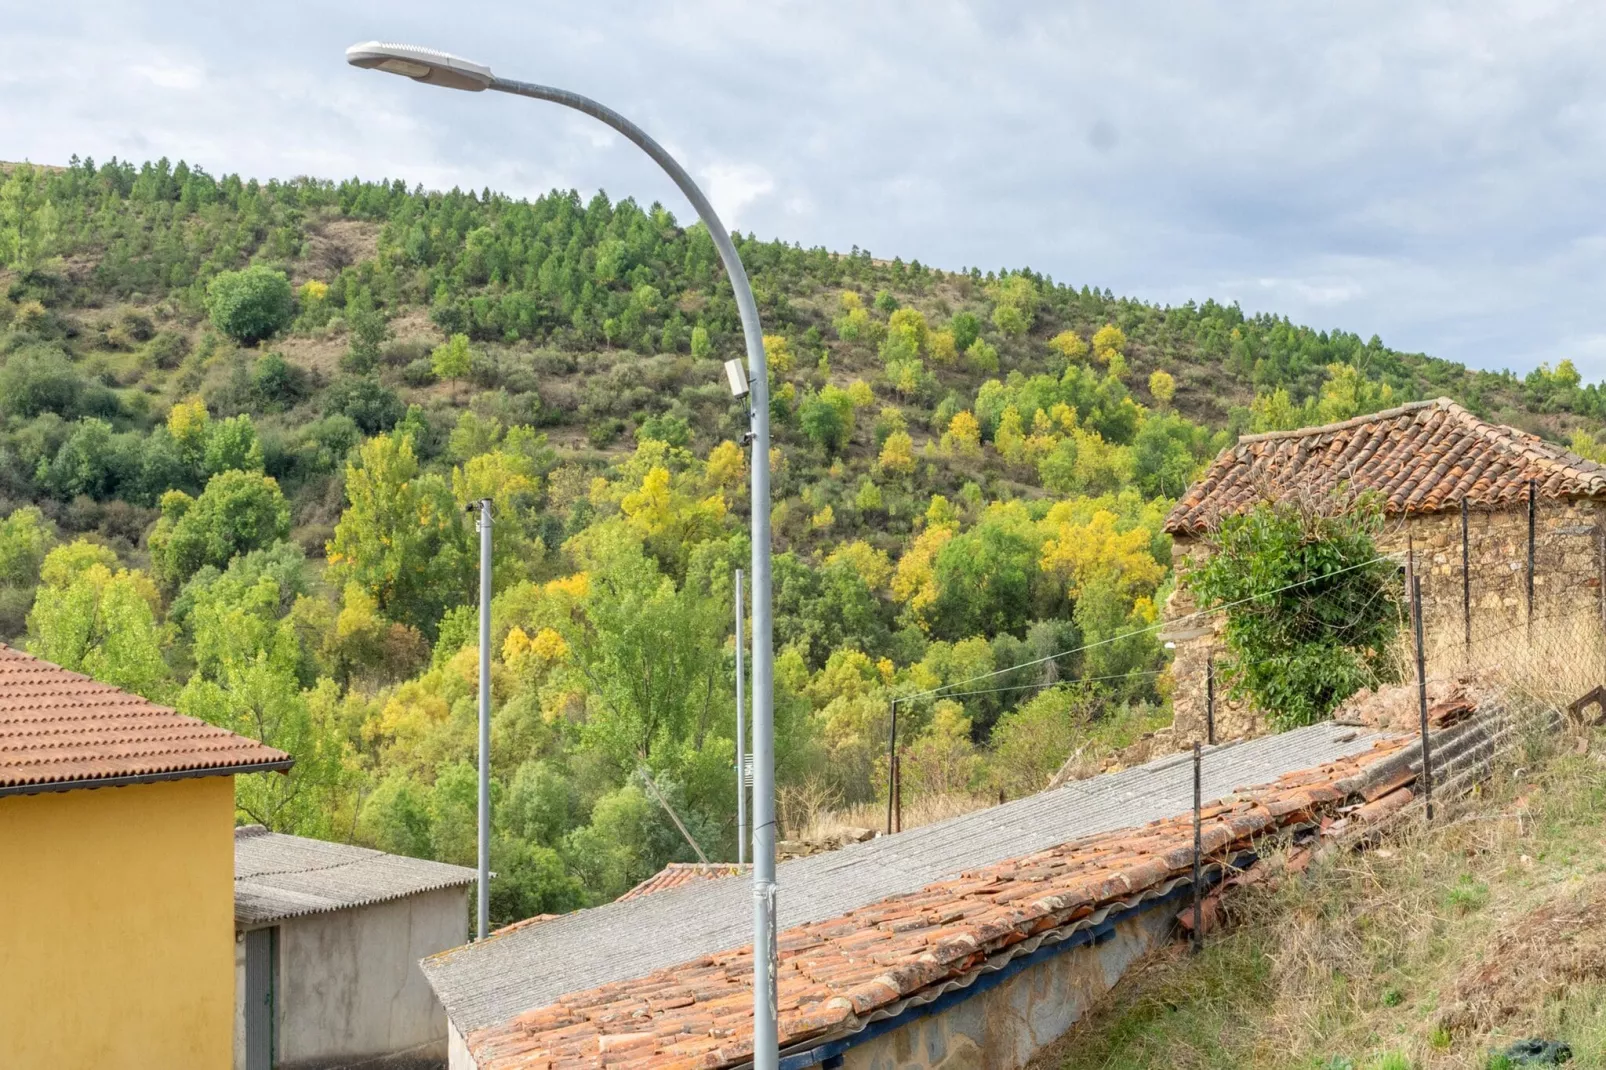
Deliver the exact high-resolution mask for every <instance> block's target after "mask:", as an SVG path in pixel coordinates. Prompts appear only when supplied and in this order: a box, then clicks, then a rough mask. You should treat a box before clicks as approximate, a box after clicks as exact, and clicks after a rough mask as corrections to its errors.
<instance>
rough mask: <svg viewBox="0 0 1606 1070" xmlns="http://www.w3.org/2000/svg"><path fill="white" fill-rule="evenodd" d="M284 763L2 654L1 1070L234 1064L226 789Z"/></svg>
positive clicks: (250, 744) (209, 729) (286, 760)
mask: <svg viewBox="0 0 1606 1070" xmlns="http://www.w3.org/2000/svg"><path fill="white" fill-rule="evenodd" d="M290 761H291V759H290V757H289V756H288V755H286V754H284V753H282V752H280V751H277V750H273V749H272V748H270V747H265V746H263V745H262V744H260V743H257V742H255V741H254V740H250V739H246V738H244V737H242V736H237V735H235V734H233V733H232V732H227V731H224V730H223V729H221V728H217V727H215V726H212V725H209V724H206V723H205V722H203V721H198V720H195V719H194V718H191V717H184V716H182V715H180V714H178V713H175V712H174V711H172V710H170V709H166V708H164V707H162V706H157V705H155V704H154V703H151V702H147V701H146V700H145V699H143V698H140V697H139V696H137V695H130V694H127V693H125V692H122V691H118V690H117V689H116V688H112V687H107V686H106V685H104V684H99V683H96V682H95V681H94V680H91V679H89V678H88V677H85V676H80V675H79V674H77V673H73V672H68V671H67V670H65V669H62V668H60V667H58V666H56V665H52V664H50V663H49V662H47V661H41V660H40V659H38V658H34V657H30V656H29V655H27V654H24V653H22V652H20V651H17V650H13V649H11V648H9V647H7V646H5V645H3V644H0V1067H19V1068H20V1067H62V1068H69V1067H72V1068H76V1067H85V1068H87V1067H94V1068H96V1070H124V1068H143V1067H151V1068H162V1070H169V1068H171V1070H182V1068H189V1067H204V1068H214V1070H226V1068H227V1067H229V1066H230V1064H231V1061H232V1051H233V1023H234V775H235V774H237V773H244V772H259V771H264V770H277V771H280V772H282V771H284V770H286V769H288V768H289V766H290Z"/></svg>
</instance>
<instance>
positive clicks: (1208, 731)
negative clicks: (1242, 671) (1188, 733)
mask: <svg viewBox="0 0 1606 1070" xmlns="http://www.w3.org/2000/svg"><path fill="white" fill-rule="evenodd" d="M1205 741H1206V742H1208V743H1209V744H1210V745H1211V746H1212V747H1214V746H1215V745H1216V656H1215V655H1214V654H1211V655H1209V656H1208V657H1206V658H1205Z"/></svg>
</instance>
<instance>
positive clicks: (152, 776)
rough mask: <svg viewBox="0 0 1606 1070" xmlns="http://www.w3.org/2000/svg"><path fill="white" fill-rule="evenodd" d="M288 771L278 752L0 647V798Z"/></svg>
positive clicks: (284, 758) (287, 758)
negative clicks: (121, 785)
mask: <svg viewBox="0 0 1606 1070" xmlns="http://www.w3.org/2000/svg"><path fill="white" fill-rule="evenodd" d="M290 764H291V758H290V756H289V755H288V754H285V753H284V752H283V751H279V750H274V749H273V748H272V747H266V746H263V745H262V744H261V743H258V742H257V741H256V740H254V739H247V738H245V737H244V736H237V735H235V734H234V733H233V732H229V731H227V730H225V729H222V728H218V727H217V726H215V725H210V724H207V723H206V722H205V721H200V720H197V719H195V718H194V717H186V716H184V715H183V714H181V713H178V712H176V711H174V710H170V709H168V708H167V707H166V706H158V705H156V703H154V702H149V701H147V700H146V699H143V698H141V697H140V696H138V695H131V694H129V693H128V692H126V691H119V690H118V689H117V688H115V687H111V686H108V685H106V684H102V683H99V682H97V681H95V680H92V679H90V678H89V677H87V676H83V675H80V674H79V673H75V672H69V671H67V670H66V669H63V668H62V667H61V666H59V665H53V664H51V663H50V662H48V661H45V660H43V659H42V658H36V657H34V656H32V655H31V654H24V653H23V652H22V651H20V650H14V649H12V648H11V647H9V646H6V645H5V644H3V643H0V795H11V794H21V793H28V792H38V791H56V790H62V789H65V788H76V787H99V786H104V785H109V784H129V783H140V782H144V781H150V780H169V779H174V778H178V777H188V776H216V775H227V774H232V773H240V772H249V771H260V770H264V769H275V770H281V771H282V770H284V769H288V768H289V767H290Z"/></svg>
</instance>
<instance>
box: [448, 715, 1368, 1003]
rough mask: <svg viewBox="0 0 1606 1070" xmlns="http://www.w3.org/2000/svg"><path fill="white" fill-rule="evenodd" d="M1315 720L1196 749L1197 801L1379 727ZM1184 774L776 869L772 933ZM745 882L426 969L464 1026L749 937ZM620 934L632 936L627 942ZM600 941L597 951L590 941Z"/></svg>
mask: <svg viewBox="0 0 1606 1070" xmlns="http://www.w3.org/2000/svg"><path fill="white" fill-rule="evenodd" d="M1356 731H1357V730H1356V729H1354V728H1344V727H1338V726H1334V725H1332V724H1319V725H1314V726H1312V727H1309V728H1303V729H1298V730H1296V731H1293V732H1286V733H1283V734H1282V735H1278V736H1268V737H1265V738H1263V739H1255V740H1249V741H1246V742H1243V743H1237V744H1227V745H1222V746H1218V747H1214V748H1208V749H1207V750H1206V755H1207V760H1206V762H1205V766H1204V790H1205V792H1206V797H1207V798H1215V797H1219V796H1221V795H1224V794H1226V793H1227V792H1229V791H1231V790H1232V789H1233V788H1234V787H1235V786H1236V785H1239V784H1258V783H1265V782H1267V781H1269V780H1273V779H1275V778H1276V777H1277V776H1279V775H1281V774H1283V773H1286V772H1289V771H1291V770H1297V769H1304V768H1307V767H1309V766H1312V765H1315V764H1318V763H1321V762H1326V761H1331V760H1335V759H1338V758H1341V757H1344V756H1346V755H1351V754H1356V753H1360V752H1364V751H1366V750H1368V749H1369V748H1370V747H1371V746H1372V744H1373V743H1374V742H1375V741H1376V740H1377V739H1379V738H1381V737H1380V736H1378V735H1375V734H1370V733H1367V732H1365V731H1362V732H1361V733H1360V734H1359V735H1357V734H1356ZM1192 800H1193V780H1192V771H1191V768H1190V766H1189V763H1188V761H1187V760H1186V758H1185V756H1171V757H1167V758H1163V759H1159V760H1157V761H1154V762H1150V763H1148V764H1146V765H1142V766H1136V767H1134V768H1131V769H1127V770H1124V771H1122V772H1119V773H1110V774H1106V775H1103V776H1098V777H1093V778H1090V779H1088V780H1081V781H1075V782H1072V783H1070V784H1067V785H1066V786H1065V787H1063V788H1058V789H1056V790H1054V791H1049V792H1043V793H1041V794H1038V795H1032V796H1028V797H1026V798H1022V799H1016V800H1014V801H1012V802H1009V803H1005V804H1004V805H1002V806H995V807H990V808H988V809H985V810H978V811H976V812H974V813H970V814H965V815H962V816H960V817H956V818H952V819H950V820H947V821H941V822H937V823H935V824H931V825H925V826H922V827H920V828H916V829H911V830H910V831H907V832H903V833H900V834H898V835H896V836H883V837H879V838H877V839H874V840H870V841H868V842H866V843H858V844H853V845H851V846H848V847H844V848H842V849H841V850H837V851H830V852H827V853H824V854H818V855H813V856H810V857H808V858H799V859H794V860H791V861H787V862H782V863H781V864H780V865H779V866H777V867H776V875H777V882H778V884H779V888H780V895H779V924H780V926H781V928H782V929H787V928H792V927H795V926H799V925H808V924H811V923H814V922H820V921H823V920H825V919H827V918H833V917H837V916H838V915H841V914H844V913H845V912H847V911H850V910H854V909H856V908H859V907H863V906H865V905H867V904H870V903H874V902H877V901H879V900H882V899H885V898H887V897H889V896H895V895H901V894H906V893H909V892H913V891H916V890H918V889H921V888H923V887H925V886H926V885H928V884H930V883H932V882H933V881H939V880H944V879H946V878H950V877H953V876H954V875H956V874H958V873H961V872H964V871H965V870H969V869H975V868H977V867H979V866H986V865H991V864H993V863H997V862H1001V861H1003V860H1005V859H1010V858H1019V857H1022V856H1024V855H1028V854H1031V853H1032V852H1034V851H1041V850H1046V849H1048V848H1051V847H1056V846H1058V845H1060V844H1063V843H1066V842H1067V841H1070V840H1073V839H1076V838H1078V837H1080V836H1088V835H1095V834H1098V833H1100V832H1107V831H1111V830H1113V829H1120V828H1130V827H1132V826H1134V825H1138V824H1142V823H1143V822H1145V821H1151V820H1154V819H1157V818H1163V817H1169V816H1171V815H1173V814H1176V813H1180V812H1181V811H1183V810H1185V809H1187V808H1188V807H1189V806H1191V805H1192ZM752 913H753V897H752V886H751V884H750V882H748V881H744V880H717V881H699V882H696V883H693V884H688V885H683V886H681V887H678V888H671V889H669V890H667V891H663V892H659V893H658V894H656V895H648V896H640V897H637V898H634V899H628V900H623V901H618V902H614V903H609V904H606V905H603V906H600V907H595V908H592V909H590V910H581V911H577V912H575V913H572V914H565V915H562V916H561V917H558V918H554V919H552V920H551V921H547V922H544V923H542V924H540V925H535V926H530V927H527V928H523V929H518V930H515V931H512V932H509V933H507V934H505V935H502V936H495V937H492V938H491V939H488V940H485V941H482V942H479V943H475V944H471V945H468V946H465V947H462V948H457V949H455V950H453V951H447V952H443V953H441V954H439V955H436V956H434V957H432V958H429V959H426V960H425V961H424V973H425V975H426V976H427V977H428V978H429V981H430V984H431V985H432V986H433V987H434V988H435V991H436V994H437V995H439V997H440V999H441V1003H442V1004H443V1005H444V1006H445V1008H446V1013H447V1015H448V1016H449V1017H450V1018H451V1019H452V1022H453V1024H455V1025H456V1027H457V1028H458V1029H459V1030H460V1031H462V1032H464V1033H468V1032H471V1031H473V1030H477V1029H482V1028H485V1027H487V1026H492V1025H496V1024H499V1023H502V1022H506V1021H508V1020H509V1019H511V1018H513V1017H514V1016H516V1015H518V1014H520V1013H521V1012H523V1011H527V1010H529V1009H531V1008H534V1007H542V1006H546V1005H548V1004H551V1003H554V1002H555V1001H557V1000H558V999H560V998H562V997H563V996H565V995H566V994H568V993H572V992H578V991H583V990H587V989H591V988H595V987H597V986H599V985H604V984H608V983H611V982H620V981H627V980H630V979H632V978H638V977H643V976H646V975H648V974H650V973H652V972H653V971H654V970H658V969H662V968H665V967H670V966H677V965H680V964H683V963H686V962H690V961H693V960H696V959H698V958H700V957H702V956H708V955H714V954H718V953H721V952H724V951H726V950H728V949H730V948H733V947H740V946H741V945H743V944H745V943H747V942H748V941H749V940H751V939H752ZM620 933H628V934H630V938H629V939H626V940H621V939H619V934H620ZM601 947H605V948H607V953H606V954H598V953H597V949H598V948H601Z"/></svg>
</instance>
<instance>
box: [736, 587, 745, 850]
mask: <svg viewBox="0 0 1606 1070" xmlns="http://www.w3.org/2000/svg"><path fill="white" fill-rule="evenodd" d="M746 644H747V638H746V636H744V635H743V634H742V570H741V569H737V570H736V861H737V863H738V864H741V863H743V862H746V861H747V733H746V731H745V726H744V725H743V724H742V717H743V712H742V710H743V706H742V701H743V691H742V684H743V683H744V681H743V679H742V677H743V676H745V675H746V668H745V665H744V663H743V660H742V649H743V647H745V646H746Z"/></svg>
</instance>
